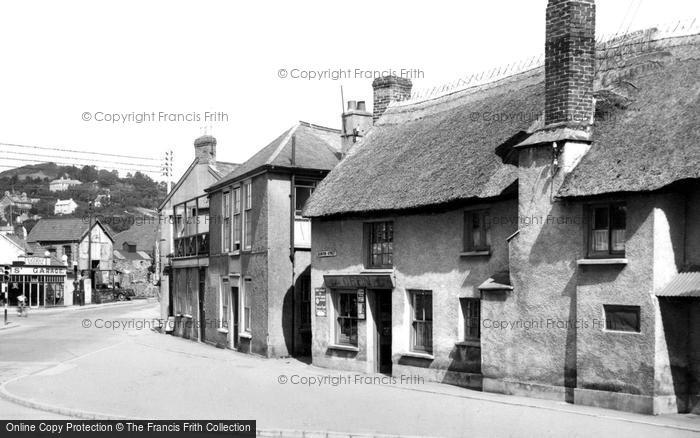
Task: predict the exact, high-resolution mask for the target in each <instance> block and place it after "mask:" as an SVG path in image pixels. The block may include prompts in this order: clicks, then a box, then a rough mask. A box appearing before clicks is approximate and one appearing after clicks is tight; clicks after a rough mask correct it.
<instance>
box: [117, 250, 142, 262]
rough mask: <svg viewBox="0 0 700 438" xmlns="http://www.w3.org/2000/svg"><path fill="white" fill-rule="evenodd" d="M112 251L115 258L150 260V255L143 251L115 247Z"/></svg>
mask: <svg viewBox="0 0 700 438" xmlns="http://www.w3.org/2000/svg"><path fill="white" fill-rule="evenodd" d="M113 253H114V258H115V259H117V260H132V261H133V260H143V261H148V260H151V256H150V255H148V254H147V253H146V252H145V251H136V252H129V251H124V250H119V249H115V250H114V251H113Z"/></svg>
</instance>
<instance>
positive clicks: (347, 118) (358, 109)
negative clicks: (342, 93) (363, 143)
mask: <svg viewBox="0 0 700 438" xmlns="http://www.w3.org/2000/svg"><path fill="white" fill-rule="evenodd" d="M341 117H342V122H343V125H342V126H343V128H342V131H341V133H340V140H341V146H342V153H343V156H345V155H347V153H348V152H349V151H350V148H351V147H352V146H353V145H354V144H355V143H357V142H358V141H360V140H361V139H362V137H364V136H365V134H366V133H367V131H369V129H370V128H371V127H372V114H370V113H368V112H367V108H366V106H365V102H364V101H363V100H360V101H357V102H356V101H354V100H349V101H348V109H347V111H345V112H344V113H343V114H342V116H341Z"/></svg>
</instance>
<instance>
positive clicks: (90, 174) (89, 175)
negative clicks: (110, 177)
mask: <svg viewBox="0 0 700 438" xmlns="http://www.w3.org/2000/svg"><path fill="white" fill-rule="evenodd" d="M97 175H98V172H97V168H96V167H95V166H83V168H82V169H80V173H79V174H78V181H82V182H84V183H87V182H93V181H95V180H96V179H97Z"/></svg>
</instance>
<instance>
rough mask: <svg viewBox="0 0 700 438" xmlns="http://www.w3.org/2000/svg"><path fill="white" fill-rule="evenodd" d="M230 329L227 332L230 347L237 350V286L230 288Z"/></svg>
mask: <svg viewBox="0 0 700 438" xmlns="http://www.w3.org/2000/svg"><path fill="white" fill-rule="evenodd" d="M229 327H231V329H230V330H229V336H230V338H229V339H230V346H231V348H233V349H237V348H238V286H231V324H229Z"/></svg>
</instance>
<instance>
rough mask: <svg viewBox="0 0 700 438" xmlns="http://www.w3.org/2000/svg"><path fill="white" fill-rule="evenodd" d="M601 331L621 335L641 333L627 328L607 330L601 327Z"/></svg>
mask: <svg viewBox="0 0 700 438" xmlns="http://www.w3.org/2000/svg"><path fill="white" fill-rule="evenodd" d="M603 333H616V334H621V335H641V334H642V332H641V331H638V332H633V331H629V330H608V329H603Z"/></svg>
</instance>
